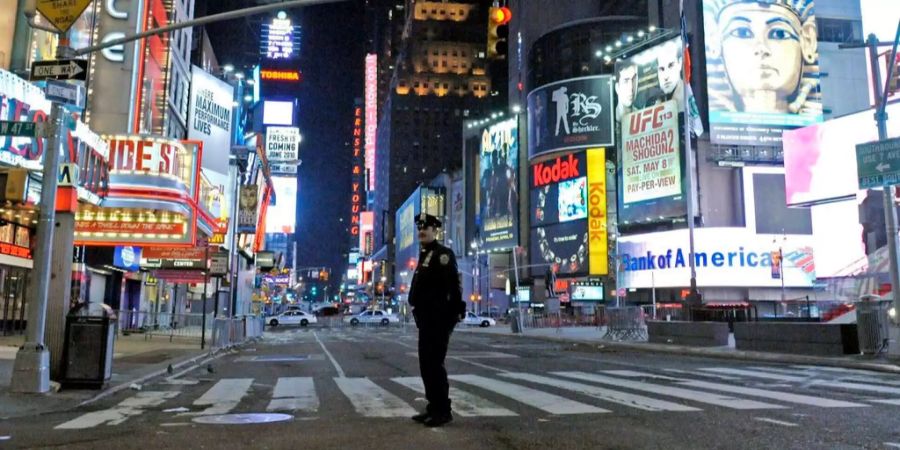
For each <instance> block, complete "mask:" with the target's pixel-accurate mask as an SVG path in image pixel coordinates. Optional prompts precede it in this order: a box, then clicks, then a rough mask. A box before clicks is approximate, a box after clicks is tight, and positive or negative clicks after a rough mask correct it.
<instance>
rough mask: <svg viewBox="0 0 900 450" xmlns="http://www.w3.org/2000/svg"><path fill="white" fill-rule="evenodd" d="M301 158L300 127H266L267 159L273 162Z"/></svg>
mask: <svg viewBox="0 0 900 450" xmlns="http://www.w3.org/2000/svg"><path fill="white" fill-rule="evenodd" d="M298 158H300V129H299V128H297V127H268V128H267V129H266V159H268V160H269V162H272V163H278V162H285V161H297V159H298Z"/></svg>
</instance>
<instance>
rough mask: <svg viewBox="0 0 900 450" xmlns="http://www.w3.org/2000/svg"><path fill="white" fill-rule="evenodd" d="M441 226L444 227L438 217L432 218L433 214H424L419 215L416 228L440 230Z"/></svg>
mask: <svg viewBox="0 0 900 450" xmlns="http://www.w3.org/2000/svg"><path fill="white" fill-rule="evenodd" d="M441 225H443V224H442V223H441V221H440V220H438V218H437V217H434V216H432V215H431V214H425V213H422V214H419V216H418V217H416V227H417V228H425V227H434V228H440V226H441Z"/></svg>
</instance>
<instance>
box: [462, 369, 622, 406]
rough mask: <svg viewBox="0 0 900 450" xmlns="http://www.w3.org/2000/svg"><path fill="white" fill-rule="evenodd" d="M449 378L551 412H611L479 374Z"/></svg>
mask: <svg viewBox="0 0 900 450" xmlns="http://www.w3.org/2000/svg"><path fill="white" fill-rule="evenodd" d="M449 378H450V379H451V380H455V381H459V382H462V383H466V384H470V385H472V386H476V387H479V388H481V389H485V390H488V391H491V392H494V393H497V394H500V395H502V396H504V397H509V398H511V399H513V400H516V401H518V402H520V403H524V404H526V405H528V406H531V407H534V408H537V409H540V410H542V411H546V412H548V413H550V414H590V413H608V412H610V411H609V410H606V409H602V408H597V407H596V406H591V405H587V404H584V403H580V402H576V401H574V400H569V399H567V398H564V397H560V396H558V395H553V394H550V393H547V392H542V391H539V390H537V389H532V388H529V387H526V386H522V385H519V384H513V383H507V382H505V381H500V380H494V379H491V378H486V377H482V376H479V375H451V376H450V377H449Z"/></svg>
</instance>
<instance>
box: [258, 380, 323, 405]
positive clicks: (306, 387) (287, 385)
mask: <svg viewBox="0 0 900 450" xmlns="http://www.w3.org/2000/svg"><path fill="white" fill-rule="evenodd" d="M298 410H299V411H306V412H316V411H318V410H319V397H318V396H316V387H315V385H314V384H313V379H312V377H286V378H279V379H278V381H277V382H276V383H275V389H274V390H273V392H272V401H271V402H269V406H268V407H267V408H266V411H298Z"/></svg>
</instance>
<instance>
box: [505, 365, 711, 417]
mask: <svg viewBox="0 0 900 450" xmlns="http://www.w3.org/2000/svg"><path fill="white" fill-rule="evenodd" d="M500 375H501V376H504V377H509V378H515V379H517V380H524V381H530V382H532V383H538V384H544V385H547V386H553V387H556V388H560V389H565V390H568V391H572V392H577V393H579V394H584V395H587V396H589V397H594V398H597V399H600V400H603V401H607V402H612V403H618V404H620V405H625V406H629V407H632V408H637V409H643V410H645V411H701V410H700V409H699V408H694V407H691V406H687V405H681V404H678V403H673V402H669V401H665V400H657V399H655V398H650V397H644V396H643V395H637V394H629V393H627V392H618V391H613V390H610V389H605V388H601V387H597V386H591V385H588V384H582V383H576V382H574V381H568V380H560V379H558V378H549V377H544V376H540V375H535V374H530V373H504V374H500Z"/></svg>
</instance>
